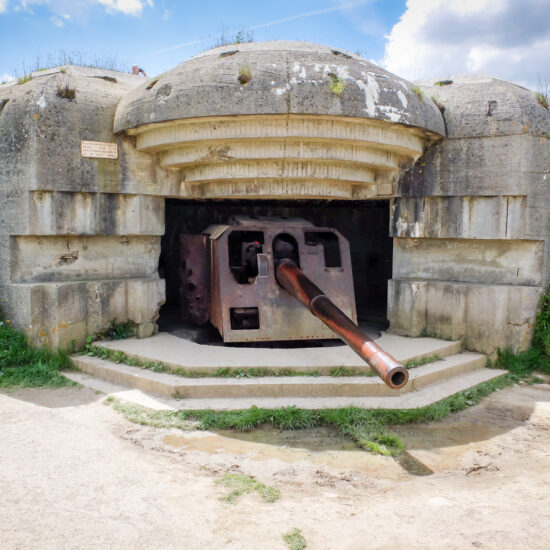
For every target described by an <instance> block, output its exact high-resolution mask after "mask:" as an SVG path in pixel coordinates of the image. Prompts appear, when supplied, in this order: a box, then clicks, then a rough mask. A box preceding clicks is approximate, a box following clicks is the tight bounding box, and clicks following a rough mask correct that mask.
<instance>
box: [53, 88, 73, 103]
mask: <svg viewBox="0 0 550 550" xmlns="http://www.w3.org/2000/svg"><path fill="white" fill-rule="evenodd" d="M57 97H60V98H61V99H68V100H69V101H74V100H75V99H76V90H75V89H74V88H71V87H70V86H69V85H68V84H66V85H65V86H58V87H57Z"/></svg>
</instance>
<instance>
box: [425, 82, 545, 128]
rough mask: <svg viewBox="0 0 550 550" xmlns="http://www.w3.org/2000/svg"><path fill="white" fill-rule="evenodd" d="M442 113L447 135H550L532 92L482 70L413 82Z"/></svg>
mask: <svg viewBox="0 0 550 550" xmlns="http://www.w3.org/2000/svg"><path fill="white" fill-rule="evenodd" d="M417 84H418V86H419V87H420V88H421V89H422V90H423V91H424V93H425V95H429V96H430V97H432V98H434V99H435V100H436V101H437V103H438V104H439V105H440V107H441V108H442V111H443V116H444V117H445V122H446V128H447V137H450V138H463V137H466V138H469V137H485V136H505V135H516V134H526V133H529V134H531V135H536V136H543V135H544V136H547V137H548V136H550V112H549V111H548V109H546V108H545V107H544V106H543V105H541V104H540V102H539V101H537V97H536V94H535V92H533V91H531V90H528V89H527V88H524V87H523V86H519V85H518V84H514V83H513V82H509V81H507V80H502V79H499V78H495V77H493V76H489V75H485V74H473V75H462V76H452V77H448V78H446V79H437V78H433V79H429V80H422V81H419V82H417Z"/></svg>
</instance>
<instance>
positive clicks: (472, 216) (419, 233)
mask: <svg viewBox="0 0 550 550" xmlns="http://www.w3.org/2000/svg"><path fill="white" fill-rule="evenodd" d="M525 202H526V198H525V197H524V196H509V195H508V196H486V197H479V196H469V197H461V196H454V197H453V196H451V197H429V196H428V197H425V196H422V197H403V198H399V199H393V200H392V204H391V227H390V235H391V236H392V237H410V238H429V239H441V238H446V239H522V238H526V236H527V229H526V228H527V226H528V225H530V224H531V223H532V222H531V221H530V220H528V219H526V218H525V206H524V205H525Z"/></svg>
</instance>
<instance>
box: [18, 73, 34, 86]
mask: <svg viewBox="0 0 550 550" xmlns="http://www.w3.org/2000/svg"><path fill="white" fill-rule="evenodd" d="M31 80H32V74H26V75H23V76H22V77H20V78H18V79H17V84H26V83H27V82H30V81H31Z"/></svg>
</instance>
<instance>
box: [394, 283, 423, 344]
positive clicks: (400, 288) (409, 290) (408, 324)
mask: <svg viewBox="0 0 550 550" xmlns="http://www.w3.org/2000/svg"><path fill="white" fill-rule="evenodd" d="M427 285H428V283H426V282H425V281H411V282H410V283H408V282H401V281H396V280H395V279H390V280H389V281H388V319H389V321H390V327H391V330H392V332H395V333H396V334H404V335H407V336H420V335H421V334H422V333H423V332H425V330H426V303H427V302H426V301H427Z"/></svg>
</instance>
